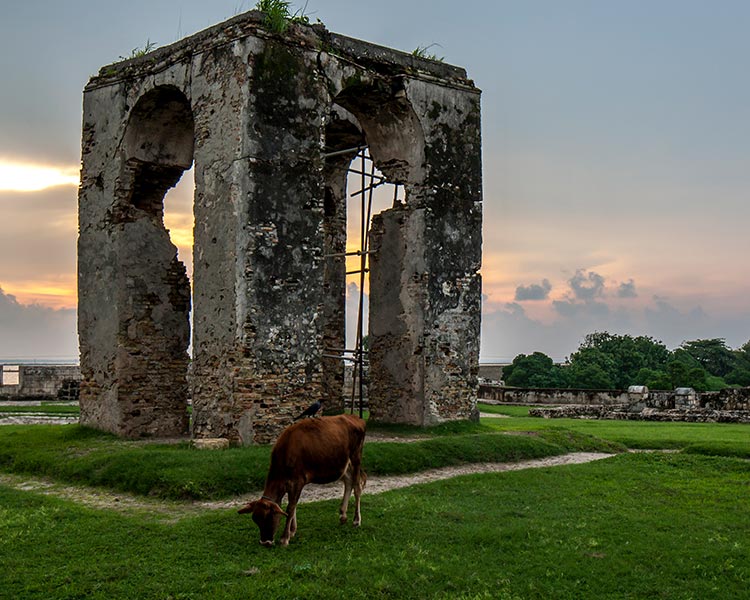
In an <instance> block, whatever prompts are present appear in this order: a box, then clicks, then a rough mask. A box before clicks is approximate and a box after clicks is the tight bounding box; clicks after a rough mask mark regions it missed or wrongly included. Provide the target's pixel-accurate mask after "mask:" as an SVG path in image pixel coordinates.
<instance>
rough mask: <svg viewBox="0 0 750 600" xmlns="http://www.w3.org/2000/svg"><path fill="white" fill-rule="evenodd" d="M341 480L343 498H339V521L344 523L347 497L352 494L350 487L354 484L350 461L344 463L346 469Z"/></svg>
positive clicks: (347, 502) (347, 505)
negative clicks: (346, 463)
mask: <svg viewBox="0 0 750 600" xmlns="http://www.w3.org/2000/svg"><path fill="white" fill-rule="evenodd" d="M341 481H343V482H344V498H343V499H342V500H341V507H340V508H339V522H340V523H341V524H342V525H343V524H344V523H346V519H347V517H346V511H347V509H348V508H349V498H351V496H352V487H353V486H354V480H353V478H352V464H351V463H349V464H348V465H346V470H345V471H344V474H343V475H342V476H341Z"/></svg>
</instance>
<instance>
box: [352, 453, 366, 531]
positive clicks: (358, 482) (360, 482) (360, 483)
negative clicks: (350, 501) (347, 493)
mask: <svg viewBox="0 0 750 600" xmlns="http://www.w3.org/2000/svg"><path fill="white" fill-rule="evenodd" d="M366 483H367V474H366V473H365V472H364V470H362V469H361V468H360V469H357V475H356V478H354V522H353V525H354V526H355V527H359V526H360V525H362V514H361V513H360V497H361V496H362V490H363V489H365V484H366Z"/></svg>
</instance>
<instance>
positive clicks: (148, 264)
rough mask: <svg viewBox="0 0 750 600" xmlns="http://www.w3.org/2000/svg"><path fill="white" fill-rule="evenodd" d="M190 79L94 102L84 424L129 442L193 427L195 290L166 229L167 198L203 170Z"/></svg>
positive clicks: (83, 254) (84, 234) (85, 190)
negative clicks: (188, 172)
mask: <svg viewBox="0 0 750 600" xmlns="http://www.w3.org/2000/svg"><path fill="white" fill-rule="evenodd" d="M184 74H185V73H184V68H180V67H175V68H173V70H172V72H171V73H170V75H169V76H168V78H169V80H170V85H160V82H157V81H154V80H151V81H148V82H140V85H128V86H126V85H125V84H124V83H122V82H118V83H117V84H115V85H112V86H106V87H105V86H102V87H98V86H90V87H89V88H87V91H86V95H85V100H84V139H83V169H82V178H81V179H82V183H81V189H80V193H79V223H80V237H79V243H78V278H79V312H78V323H79V338H80V348H81V370H82V376H83V381H82V385H81V397H80V404H81V422H82V423H83V424H85V425H90V426H94V427H98V428H101V429H105V430H108V431H112V432H114V433H117V434H119V435H123V436H126V437H139V436H157V437H162V436H176V435H184V434H186V433H187V430H188V415H187V369H188V360H189V359H188V354H187V348H188V344H189V341H190V326H189V320H188V317H189V312H190V285H189V282H188V280H187V277H186V274H185V267H184V265H183V264H182V263H181V262H179V261H178V260H177V248H176V247H175V246H174V245H173V244H172V243H171V241H170V239H169V234H168V232H167V231H166V229H165V228H164V223H163V197H164V194H165V193H166V191H167V190H168V189H169V188H170V187H172V186H174V185H175V183H177V181H178V180H179V178H180V176H181V174H182V172H183V171H184V170H185V169H187V168H189V167H190V164H191V162H192V154H193V118H192V112H191V110H190V106H189V101H188V100H187V97H186V96H185V94H184V93H183V92H182V91H181V90H180V89H179V88H178V87H177V86H175V85H171V83H172V82H173V81H175V80H179V79H183V81H184ZM113 117H114V118H113Z"/></svg>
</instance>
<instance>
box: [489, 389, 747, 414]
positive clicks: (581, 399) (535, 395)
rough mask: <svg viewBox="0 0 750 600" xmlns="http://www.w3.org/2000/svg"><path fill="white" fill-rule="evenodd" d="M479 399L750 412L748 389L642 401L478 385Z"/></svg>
mask: <svg viewBox="0 0 750 600" xmlns="http://www.w3.org/2000/svg"><path fill="white" fill-rule="evenodd" d="M479 398H480V399H484V400H495V401H497V402H502V403H507V404H550V405H558V406H560V405H563V406H564V405H568V404H572V405H579V406H617V405H632V404H634V403H639V404H640V405H642V406H643V407H644V408H656V409H672V408H681V407H688V406H690V407H692V408H705V409H709V410H750V387H746V388H727V389H724V390H721V391H719V392H695V393H694V396H690V397H687V396H684V395H681V394H677V393H675V392H674V391H665V390H649V392H648V396H647V398H645V399H643V398H641V395H640V394H631V393H628V392H627V391H625V390H567V389H543V388H538V389H530V388H511V387H503V386H498V385H487V384H482V385H480V386H479Z"/></svg>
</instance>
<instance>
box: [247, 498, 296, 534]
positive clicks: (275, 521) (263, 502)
mask: <svg viewBox="0 0 750 600" xmlns="http://www.w3.org/2000/svg"><path fill="white" fill-rule="evenodd" d="M237 512H238V513H239V514H241V515H244V514H246V513H252V515H253V521H255V524H256V525H257V526H258V529H260V544H261V546H273V538H274V536H275V535H276V530H277V529H278V528H279V523H280V522H281V517H282V516H284V517H286V516H287V514H286V513H285V512H284V511H283V510H281V507H280V506H279V505H278V504H276V502H274V501H273V500H269V499H268V498H261V499H260V500H254V501H253V502H250V504H246V505H245V506H243V507H242V508H241V509H240V510H238V511H237Z"/></svg>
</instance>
